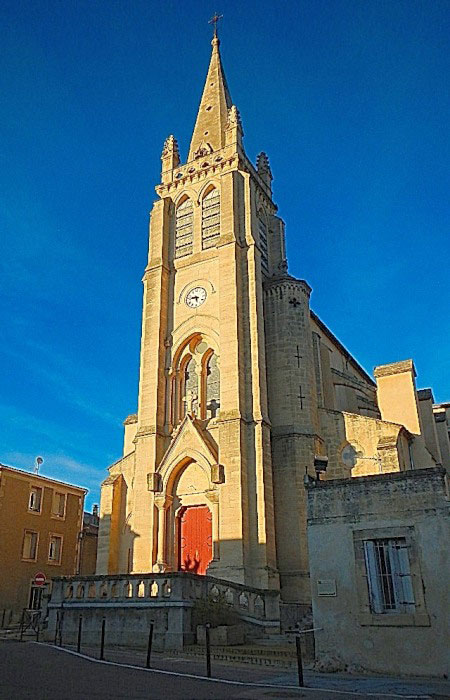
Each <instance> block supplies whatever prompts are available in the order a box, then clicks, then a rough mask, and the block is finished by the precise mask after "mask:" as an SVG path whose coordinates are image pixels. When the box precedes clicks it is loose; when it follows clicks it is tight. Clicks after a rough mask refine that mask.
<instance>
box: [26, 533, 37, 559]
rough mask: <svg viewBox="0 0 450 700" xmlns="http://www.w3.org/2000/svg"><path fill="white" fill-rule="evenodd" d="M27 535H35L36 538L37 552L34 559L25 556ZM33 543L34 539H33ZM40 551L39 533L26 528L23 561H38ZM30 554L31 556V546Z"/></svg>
mask: <svg viewBox="0 0 450 700" xmlns="http://www.w3.org/2000/svg"><path fill="white" fill-rule="evenodd" d="M27 535H31V536H32V537H33V535H35V536H36V546H35V552H34V557H31V556H28V557H27V556H25V539H26V537H27ZM31 541H32V539H31ZM38 549H39V532H36V530H31V529H30V528H25V530H24V531H23V538H22V561H37V558H38ZM29 554H31V546H30V547H29Z"/></svg>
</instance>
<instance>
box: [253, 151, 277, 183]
mask: <svg viewBox="0 0 450 700" xmlns="http://www.w3.org/2000/svg"><path fill="white" fill-rule="evenodd" d="M256 169H257V171H258V175H259V176H260V178H261V180H262V181H263V182H264V183H265V184H266V185H267V187H268V188H269V189H270V190H271V188H272V179H273V178H272V171H271V169H270V164H269V159H268V157H267V154H266V153H264V151H261V153H260V154H259V156H258V157H257V159H256Z"/></svg>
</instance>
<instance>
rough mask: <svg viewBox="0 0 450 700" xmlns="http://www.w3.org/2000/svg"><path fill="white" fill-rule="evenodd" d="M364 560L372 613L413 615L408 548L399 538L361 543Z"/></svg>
mask: <svg viewBox="0 0 450 700" xmlns="http://www.w3.org/2000/svg"><path fill="white" fill-rule="evenodd" d="M364 559H365V564H366V574H367V584H368V589H369V602H370V609H371V611H372V612H373V613H414V611H415V602H414V592H413V585H412V579H411V570H410V566H409V556H408V547H407V545H406V540H405V539H404V538H403V537H399V538H395V539H376V540H365V541H364Z"/></svg>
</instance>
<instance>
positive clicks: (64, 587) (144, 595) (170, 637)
mask: <svg viewBox="0 0 450 700" xmlns="http://www.w3.org/2000/svg"><path fill="white" fill-rule="evenodd" d="M207 599H209V600H210V601H211V603H212V604H213V603H214V602H219V601H220V603H222V604H223V603H225V604H226V605H228V606H229V608H230V610H232V611H233V612H234V613H235V614H236V615H237V616H238V617H239V618H240V620H241V621H242V624H244V625H245V626H246V629H247V631H248V633H249V635H251V634H252V632H253V634H255V633H256V634H258V633H262V632H269V633H270V632H275V633H276V632H278V631H279V621H280V612H279V593H278V591H275V590H273V591H272V590H259V589H256V588H252V587H249V586H245V585H242V584H238V583H232V582H230V581H225V580H223V579H217V578H213V577H211V576H199V575H197V574H191V573H184V572H176V573H166V574H153V573H152V574H126V575H125V574H124V575H119V576H114V575H112V576H65V577H60V578H56V579H53V586H52V595H51V599H50V601H49V604H48V610H49V624H48V631H47V636H48V637H49V638H51V637H52V635H54V632H55V628H56V625H57V619H58V618H60V617H61V615H63V628H64V631H63V634H64V635H65V637H66V639H68V640H69V641H73V640H74V636H75V633H76V630H77V628H78V627H77V626H78V620H79V616H80V614H82V615H83V634H84V638H85V639H86V640H87V641H89V642H90V643H95V639H96V638H97V637H98V634H99V629H100V628H101V620H102V618H103V617H105V618H106V620H107V627H108V628H109V638H110V640H111V641H112V642H113V643H114V644H117V645H121V644H124V645H133V646H140V645H144V644H145V640H146V638H147V636H148V627H149V624H150V622H153V623H154V625H155V644H156V648H160V649H180V648H181V647H182V646H183V645H184V644H190V643H193V641H194V636H195V635H194V633H195V630H194V629H193V621H192V619H191V612H192V608H193V607H194V606H195V601H198V600H207ZM141 642H142V644H141Z"/></svg>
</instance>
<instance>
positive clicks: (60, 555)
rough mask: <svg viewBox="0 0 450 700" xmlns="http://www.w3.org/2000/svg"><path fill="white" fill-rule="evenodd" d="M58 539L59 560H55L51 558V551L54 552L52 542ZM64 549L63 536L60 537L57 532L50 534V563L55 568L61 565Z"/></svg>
mask: <svg viewBox="0 0 450 700" xmlns="http://www.w3.org/2000/svg"><path fill="white" fill-rule="evenodd" d="M55 539H58V540H59V552H58V555H59V556H58V559H55V558H53V557H51V556H50V554H51V551H52V542H53V540H55ZM62 548H63V536H62V535H59V534H58V533H56V532H50V533H49V538H48V559H47V561H48V563H49V564H53V565H54V566H58V565H59V564H61V560H62Z"/></svg>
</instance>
